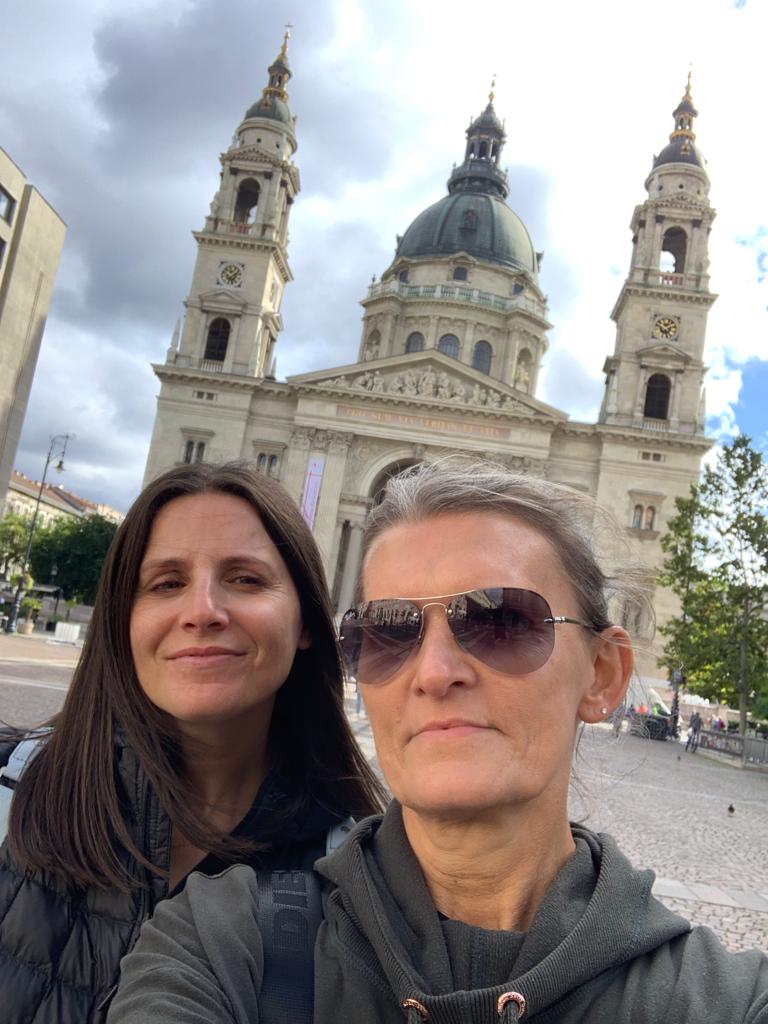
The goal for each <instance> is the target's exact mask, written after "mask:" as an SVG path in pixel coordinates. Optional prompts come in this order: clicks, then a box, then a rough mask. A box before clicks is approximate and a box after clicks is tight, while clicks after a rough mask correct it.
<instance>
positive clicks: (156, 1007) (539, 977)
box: [109, 803, 768, 1024]
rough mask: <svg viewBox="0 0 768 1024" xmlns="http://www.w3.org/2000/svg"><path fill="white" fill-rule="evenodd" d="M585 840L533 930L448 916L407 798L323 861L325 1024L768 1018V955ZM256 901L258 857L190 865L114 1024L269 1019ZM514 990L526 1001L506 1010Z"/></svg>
mask: <svg viewBox="0 0 768 1024" xmlns="http://www.w3.org/2000/svg"><path fill="white" fill-rule="evenodd" d="M573 836H574V840H575V843H576V851H575V853H574V854H573V856H572V857H571V858H570V859H569V860H568V861H567V863H566V864H565V865H564V867H563V868H562V870H561V871H560V873H559V874H558V876H557V877H556V879H555V880H554V882H553V883H552V885H551V886H550V888H549V891H548V892H547V895H546V896H545V898H544V900H543V901H542V903H541V906H540V907H539V909H538V911H537V913H536V916H535V918H534V920H533V922H532V924H531V928H530V930H529V931H528V932H527V933H525V934H515V933H509V932H492V931H486V930H485V929H482V928H475V927H472V926H469V925H464V924H461V923H460V922H456V921H446V920H444V919H442V918H441V917H440V915H439V914H438V913H437V912H436V910H435V908H434V906H433V904H432V901H431V899H430V897H429V894H428V892H427V888H426V885H425V882H424V879H423V876H422V873H421V870H420V868H419V865H418V863H417V861H416V859H415V857H414V855H413V852H412V850H411V848H410V845H409V843H408V840H407V837H406V835H405V832H404V829H403V824H402V815H401V811H400V808H399V806H398V805H397V804H396V803H394V804H393V805H392V806H391V807H390V809H389V810H388V811H387V814H386V815H385V817H384V819H383V820H382V819H381V818H369V819H368V820H367V821H365V822H362V823H361V824H360V825H359V826H357V828H356V829H355V830H354V831H353V832H352V834H351V835H350V837H349V839H348V840H347V842H345V843H344V845H343V846H342V847H341V848H340V849H338V850H337V851H335V852H334V853H333V854H332V855H331V856H330V857H325V858H323V859H322V860H320V861H318V863H317V865H316V869H317V871H318V872H319V873H320V875H321V876H322V877H323V879H325V889H326V891H325V894H324V921H323V924H322V925H321V926H320V931H319V933H318V936H317V941H316V944H315V1022H316V1024H338V1022H346V1021H349V1022H354V1024H403V1022H404V1021H405V1022H407V1024H416V1022H420V1021H422V1020H424V1019H428V1020H429V1021H430V1022H432V1024H480V1022H488V1024H490V1022H493V1021H495V1022H499V1021H500V1020H501V1022H502V1024H505V1022H514V1021H517V1020H519V1019H521V1020H523V1021H527V1020H535V1021H536V1022H537V1024H555V1022H557V1024H576V1022H581V1021H584V1022H589V1024H600V1022H603V1024H609V1022H610V1024H630V1022H631V1024H658V1022H662V1021H663V1022H665V1024H685V1022H691V1024H693V1022H695V1024H700V1022H701V1024H703V1022H705V1021H709V1020H718V1021H722V1022H727V1024H737V1022H743V1024H768V959H767V958H766V957H764V956H763V955H762V954H761V953H759V952H757V951H755V952H750V953H739V954H729V953H727V952H726V951H725V950H724V949H723V947H722V946H721V945H720V943H719V942H718V940H717V939H716V938H715V936H714V935H713V934H712V932H710V931H709V930H708V929H706V928H694V929H693V930H691V928H690V925H689V924H688V923H687V922H686V921H684V920H683V919H682V918H680V917H677V916H676V915H675V914H673V913H671V912H670V911H669V910H667V909H666V908H665V907H664V906H663V905H662V904H661V903H659V902H658V901H657V900H656V899H654V897H653V896H652V895H651V885H652V881H653V875H652V873H651V872H650V871H636V870H635V869H634V868H632V866H631V865H630V863H629V861H628V860H627V859H626V858H625V857H624V856H623V855H622V854H621V853H620V852H619V850H618V849H617V847H616V844H615V843H614V841H613V840H612V839H611V838H610V837H609V836H605V835H595V834H594V833H592V832H590V831H588V830H587V829H583V828H579V827H574V828H573ZM256 900H257V887H256V882H255V876H254V874H253V872H252V871H250V870H249V869H248V868H245V867H235V868H231V869H229V870H228V871H227V872H225V873H224V874H223V875H221V876H219V877H218V878H216V879H211V878H206V877H203V876H199V877H198V876H194V875H193V876H192V877H191V878H190V880H189V881H188V882H187V886H186V888H185V890H184V892H183V893H182V894H181V895H180V896H179V897H177V898H176V899H174V900H172V901H170V902H167V903H162V904H161V905H160V907H159V908H158V910H157V912H156V914H155V917H154V918H153V920H152V921H151V922H148V923H147V924H146V925H145V926H144V930H143V934H142V937H141V939H140V941H139V943H138V945H137V947H136V949H135V951H134V952H133V953H132V954H131V955H130V956H128V957H127V958H126V959H125V960H124V961H123V975H122V977H123V980H122V982H121V986H120V989H119V991H118V994H117V996H116V998H115V1002H114V1004H113V1007H112V1010H111V1012H110V1015H109V1024H160V1022H163V1024H177V1022H185V1024H203V1022H206V1024H225V1022H226V1024H233V1022H236V1024H257V1022H259V1021H260V1020H261V1018H260V1017H259V1011H258V1001H257V998H258V991H259V987H260V983H261V971H262V966H263V959H262V951H261V940H260V936H259V931H258V926H257V921H256V916H255V910H254V908H255V906H256ZM505 993H516V998H515V999H514V1000H511V999H510V1000H509V1001H508V1002H506V1005H505V1007H504V1009H503V1011H502V1012H501V1013H499V1012H498V1001H499V997H500V996H503V995H504V994H505ZM520 996H522V997H523V998H524V999H525V1004H526V1009H525V1011H524V1012H523V1013H522V1014H521V1013H520V998H519V997H520ZM425 1013H426V1014H427V1015H428V1016H427V1017H426V1018H425V1016H424V1014H425ZM262 1024H270V1022H269V1021H263V1022H262Z"/></svg>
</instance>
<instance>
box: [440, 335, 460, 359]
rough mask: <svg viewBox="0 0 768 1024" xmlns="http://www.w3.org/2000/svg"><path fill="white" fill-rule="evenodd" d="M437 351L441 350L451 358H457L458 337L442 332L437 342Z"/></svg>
mask: <svg viewBox="0 0 768 1024" xmlns="http://www.w3.org/2000/svg"><path fill="white" fill-rule="evenodd" d="M437 350H438V352H443V353H444V354H445V355H447V356H450V357H451V359H458V358H459V339H458V338H457V337H456V335H455V334H444V335H443V336H442V338H441V339H440V341H438V343H437Z"/></svg>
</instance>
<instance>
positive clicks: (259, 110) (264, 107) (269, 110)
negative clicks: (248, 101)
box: [244, 96, 293, 128]
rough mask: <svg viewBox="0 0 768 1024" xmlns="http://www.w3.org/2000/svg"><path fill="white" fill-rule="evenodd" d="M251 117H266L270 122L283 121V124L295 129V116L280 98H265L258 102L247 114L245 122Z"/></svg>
mask: <svg viewBox="0 0 768 1024" xmlns="http://www.w3.org/2000/svg"><path fill="white" fill-rule="evenodd" d="M251 117H265V118H267V119H268V120H269V121H282V123H283V124H287V125H289V126H290V127H291V128H292V127H293V115H292V114H291V111H290V110H289V109H288V104H287V103H286V102H285V101H284V100H281V99H280V97H279V96H265V97H262V98H261V99H260V100H257V101H256V103H254V104H253V105H252V106H250V107H248V109H247V110H246V112H245V118H244V120H246V121H247V120H248V119H249V118H251Z"/></svg>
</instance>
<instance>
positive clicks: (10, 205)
mask: <svg viewBox="0 0 768 1024" xmlns="http://www.w3.org/2000/svg"><path fill="white" fill-rule="evenodd" d="M15 207H16V202H15V201H14V199H13V196H11V195H10V194H9V193H8V192H6V191H5V189H4V188H3V186H2V185H0V217H2V218H3V220H4V221H6V222H7V223H8V224H10V223H11V221H12V220H13V211H14V209H15Z"/></svg>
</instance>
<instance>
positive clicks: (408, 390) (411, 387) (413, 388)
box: [403, 370, 418, 395]
mask: <svg viewBox="0 0 768 1024" xmlns="http://www.w3.org/2000/svg"><path fill="white" fill-rule="evenodd" d="M403 391H404V393H405V394H406V395H415V394H417V393H418V382H417V380H416V374H415V373H414V372H413V370H406V371H405V373H404V375H403Z"/></svg>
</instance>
